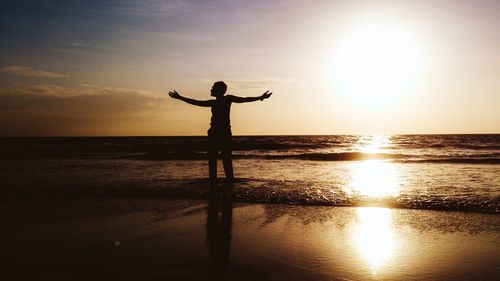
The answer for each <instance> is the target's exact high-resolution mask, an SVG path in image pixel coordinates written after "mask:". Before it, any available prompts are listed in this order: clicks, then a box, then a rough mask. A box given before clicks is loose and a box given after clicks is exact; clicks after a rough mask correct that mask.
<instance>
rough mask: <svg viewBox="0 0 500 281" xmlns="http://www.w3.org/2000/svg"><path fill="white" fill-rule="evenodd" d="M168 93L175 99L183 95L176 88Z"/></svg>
mask: <svg viewBox="0 0 500 281" xmlns="http://www.w3.org/2000/svg"><path fill="white" fill-rule="evenodd" d="M168 95H169V96H170V97H171V98H173V99H178V98H180V97H181V95H179V93H177V91H176V90H174V91H173V92H168Z"/></svg>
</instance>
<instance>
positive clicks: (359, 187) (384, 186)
mask: <svg viewBox="0 0 500 281" xmlns="http://www.w3.org/2000/svg"><path fill="white" fill-rule="evenodd" d="M350 171H351V179H350V181H349V183H348V184H347V185H346V186H345V187H344V189H345V190H344V191H345V192H346V193H347V194H349V195H350V196H353V197H362V198H365V199H370V198H371V199H380V198H384V197H396V196H398V195H399V191H400V182H399V172H398V170H397V168H396V167H395V166H394V165H393V164H392V163H390V162H387V161H383V160H365V161H359V162H355V163H352V164H351V166H350Z"/></svg>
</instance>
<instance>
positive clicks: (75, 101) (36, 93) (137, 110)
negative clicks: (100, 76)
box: [0, 85, 171, 136]
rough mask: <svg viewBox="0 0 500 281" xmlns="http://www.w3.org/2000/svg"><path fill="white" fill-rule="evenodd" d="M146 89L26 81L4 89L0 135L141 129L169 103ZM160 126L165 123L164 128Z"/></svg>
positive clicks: (155, 119) (0, 100)
mask: <svg viewBox="0 0 500 281" xmlns="http://www.w3.org/2000/svg"><path fill="white" fill-rule="evenodd" d="M167 98H168V97H167V96H166V95H159V94H155V93H152V92H149V91H145V90H134V89H127V88H114V87H100V86H95V85H84V86H80V87H76V88H64V87H60V86H56V85H37V86H25V87H21V88H18V89H15V90H12V91H8V92H3V93H0V135H3V136H16V135H20V136H22V135H42V136H43V135H89V134H105V135H106V134H108V135H109V134H128V133H134V134H141V132H142V133H143V132H144V130H146V129H148V128H149V127H155V128H156V127H159V126H161V125H155V126H152V125H151V124H152V123H158V122H159V120H160V118H159V117H160V116H162V115H164V114H165V113H167V112H168V111H169V110H170V108H169V105H170V104H171V103H167ZM160 128H161V127H160Z"/></svg>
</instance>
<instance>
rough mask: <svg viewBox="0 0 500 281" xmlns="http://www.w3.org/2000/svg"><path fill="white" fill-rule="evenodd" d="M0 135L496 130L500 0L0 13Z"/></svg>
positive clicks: (20, 4) (81, 4)
mask: <svg viewBox="0 0 500 281" xmlns="http://www.w3.org/2000/svg"><path fill="white" fill-rule="evenodd" d="M0 7H1V9H0V50H1V52H0V136H100V135H103V136H133V135H140V136H148V135H158V136H163V135H165V136H168V135H204V134H206V131H207V129H208V127H209V123H210V109H209V108H201V107H194V106H191V105H188V104H184V103H182V102H181V101H178V100H173V99H171V98H169V97H168V92H169V91H171V90H174V89H175V90H177V91H178V92H179V93H180V94H181V95H184V96H187V97H191V98H195V99H202V100H206V99H210V98H211V97H210V88H211V86H212V84H213V83H214V82H215V81H219V80H223V81H225V82H226V83H227V84H228V93H229V94H232V95H239V96H258V95H261V94H262V93H263V92H265V91H266V90H271V91H272V92H273V96H272V97H271V98H270V99H268V100H265V101H263V102H260V101H259V102H254V103H248V104H235V105H233V106H232V112H231V121H232V124H231V125H232V131H233V135H283V134H287V135H288V134H293V135H309V134H405V133H412V134H414V133H416V134H426V133H500V110H499V108H500V79H499V78H500V52H499V50H500V2H499V1H485V0H481V1H478V0H475V1H460V0H455V1H445V0H436V1H405V0H403V1H322V0H319V1H305V0H289V1H270V0H267V1H260V0H256V1H234V0H233V1H229V0H227V1H129V0H120V1H71V0H67V1H42V0H38V1H2V3H1V4H0Z"/></svg>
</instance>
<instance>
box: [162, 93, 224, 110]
mask: <svg viewBox="0 0 500 281" xmlns="http://www.w3.org/2000/svg"><path fill="white" fill-rule="evenodd" d="M168 95H169V96H170V97H171V98H173V99H178V100H181V101H183V102H187V103H189V104H192V105H197V106H204V107H210V106H212V103H213V102H214V101H213V100H195V99H190V98H186V97H183V96H181V95H180V94H179V93H177V91H175V90H174V91H173V92H169V93H168Z"/></svg>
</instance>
